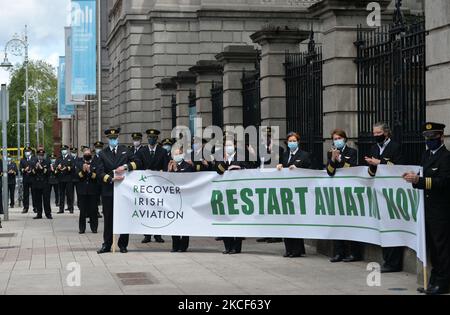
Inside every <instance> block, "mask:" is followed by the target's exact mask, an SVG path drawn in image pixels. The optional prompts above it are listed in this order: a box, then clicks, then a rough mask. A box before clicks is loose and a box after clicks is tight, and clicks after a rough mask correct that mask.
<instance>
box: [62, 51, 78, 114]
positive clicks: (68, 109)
mask: <svg viewBox="0 0 450 315" xmlns="http://www.w3.org/2000/svg"><path fill="white" fill-rule="evenodd" d="M74 113H75V107H74V106H73V105H70V104H67V102H66V57H64V56H62V57H59V66H58V118H59V119H70V118H71V117H72V115H73V114H74Z"/></svg>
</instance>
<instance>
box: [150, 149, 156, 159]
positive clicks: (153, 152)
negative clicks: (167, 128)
mask: <svg viewBox="0 0 450 315" xmlns="http://www.w3.org/2000/svg"><path fill="white" fill-rule="evenodd" d="M150 157H151V158H154V157H155V151H154V150H150Z"/></svg>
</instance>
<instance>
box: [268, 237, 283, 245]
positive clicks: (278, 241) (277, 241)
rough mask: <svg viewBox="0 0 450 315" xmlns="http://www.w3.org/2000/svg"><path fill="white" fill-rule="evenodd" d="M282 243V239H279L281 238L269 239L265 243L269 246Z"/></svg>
mask: <svg viewBox="0 0 450 315" xmlns="http://www.w3.org/2000/svg"><path fill="white" fill-rule="evenodd" d="M282 242H283V239H281V238H269V239H268V240H267V243H269V244H273V243H282Z"/></svg>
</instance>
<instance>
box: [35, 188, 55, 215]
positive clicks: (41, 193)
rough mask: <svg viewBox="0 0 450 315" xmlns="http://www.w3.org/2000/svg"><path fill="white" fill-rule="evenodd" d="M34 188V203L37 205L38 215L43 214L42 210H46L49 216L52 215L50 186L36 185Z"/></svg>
mask: <svg viewBox="0 0 450 315" xmlns="http://www.w3.org/2000/svg"><path fill="white" fill-rule="evenodd" d="M33 190H34V193H33V198H34V205H35V207H36V211H37V215H38V216H42V212H45V215H46V216H47V217H49V216H51V215H52V209H51V206H50V186H49V185H45V186H43V187H35V188H33Z"/></svg>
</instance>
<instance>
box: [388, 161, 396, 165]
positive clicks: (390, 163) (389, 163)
mask: <svg viewBox="0 0 450 315" xmlns="http://www.w3.org/2000/svg"><path fill="white" fill-rule="evenodd" d="M387 165H395V164H394V163H392V162H390V161H389V162H387Z"/></svg>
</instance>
